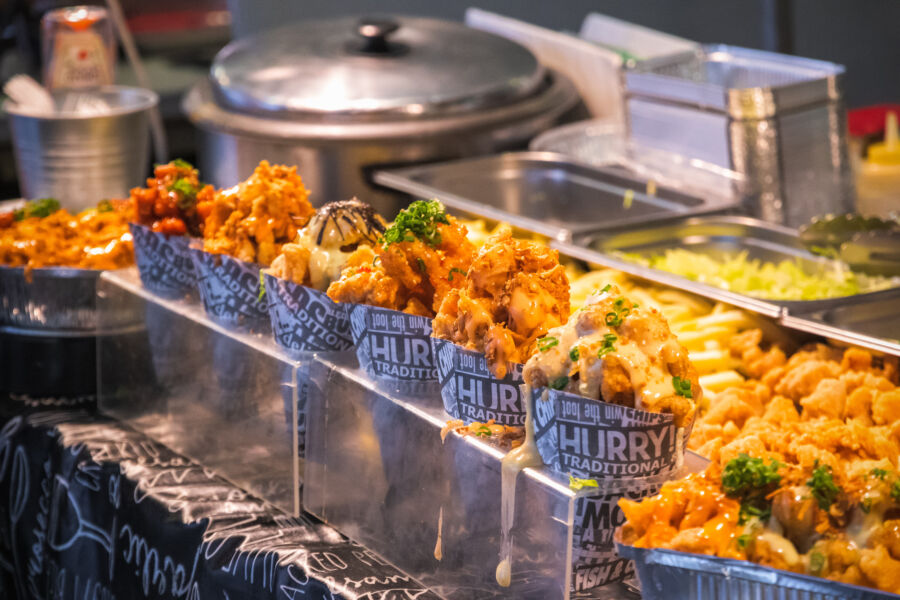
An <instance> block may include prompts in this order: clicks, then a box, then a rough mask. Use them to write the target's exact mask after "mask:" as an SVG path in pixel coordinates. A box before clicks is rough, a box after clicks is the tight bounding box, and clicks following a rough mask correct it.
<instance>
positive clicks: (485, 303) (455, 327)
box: [434, 226, 569, 378]
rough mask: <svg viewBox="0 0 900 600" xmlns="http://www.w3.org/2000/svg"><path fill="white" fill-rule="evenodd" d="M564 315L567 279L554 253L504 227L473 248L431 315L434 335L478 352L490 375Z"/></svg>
mask: <svg viewBox="0 0 900 600" xmlns="http://www.w3.org/2000/svg"><path fill="white" fill-rule="evenodd" d="M568 316H569V281H568V278H567V277H566V273H565V268H564V267H563V266H562V265H560V264H559V253H558V252H557V251H556V250H551V249H549V248H547V247H546V246H543V245H541V244H537V243H535V242H530V241H526V240H517V239H515V238H513V237H512V231H511V230H510V228H509V227H508V226H504V227H501V228H500V229H498V231H497V232H496V233H494V234H493V235H491V236H490V237H489V238H488V239H487V241H486V242H485V244H484V246H482V248H481V249H480V250H479V251H478V253H477V255H476V256H475V258H474V260H473V261H472V264H471V266H470V267H469V269H468V272H467V273H466V274H465V285H464V286H463V287H462V289H460V290H459V291H458V292H453V293H449V294H447V295H446V296H445V297H444V301H443V302H442V304H441V306H440V307H439V309H438V313H437V316H436V317H435V320H434V336H435V337H438V338H442V339H447V340H450V341H452V342H453V343H455V344H459V345H461V346H464V347H466V348H470V349H473V350H479V351H481V352H484V354H485V356H486V358H487V360H488V366H489V367H490V369H491V371H492V372H493V373H494V375H495V376H496V377H498V378H503V377H504V376H505V375H506V372H507V364H508V363H510V362H523V361H524V360H525V359H526V358H527V357H528V355H530V354H531V353H532V351H533V350H534V345H535V341H536V340H537V339H538V338H539V337H541V336H542V335H544V334H545V333H546V332H547V331H548V329H550V328H551V327H555V326H557V325H560V324H562V323H563V322H565V320H566V319H567V318H568Z"/></svg>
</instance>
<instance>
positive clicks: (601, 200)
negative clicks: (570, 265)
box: [374, 152, 738, 240]
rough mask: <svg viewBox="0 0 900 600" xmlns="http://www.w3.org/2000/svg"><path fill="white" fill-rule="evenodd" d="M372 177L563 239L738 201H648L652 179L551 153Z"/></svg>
mask: <svg viewBox="0 0 900 600" xmlns="http://www.w3.org/2000/svg"><path fill="white" fill-rule="evenodd" d="M374 178H375V181H376V182H377V183H379V184H381V185H384V186H387V187H390V188H393V189H396V190H400V191H403V192H407V193H409V194H412V195H413V196H417V197H419V198H437V199H439V200H441V201H442V202H443V203H444V204H446V205H447V206H448V207H451V208H454V209H457V210H460V211H463V212H466V213H470V214H474V215H478V216H482V217H487V218H490V219H494V220H498V221H506V222H507V223H510V224H511V225H513V226H515V227H518V228H520V229H523V230H526V231H531V232H535V233H539V234H541V235H546V236H548V237H551V238H553V239H557V240H571V239H573V238H574V237H576V236H579V235H584V234H587V233H590V232H595V231H602V230H608V229H614V228H619V227H624V226H629V225H635V224H640V223H648V222H653V221H662V220H666V219H673V218H678V217H686V216H690V215H698V214H709V213H713V212H724V211H726V210H729V209H732V208H735V207H736V206H737V203H738V200H737V199H735V198H727V197H724V196H723V197H719V198H717V197H715V196H707V197H699V196H695V195H690V194H686V193H684V192H681V191H678V190H675V189H672V188H668V187H664V186H656V190H655V194H654V195H649V194H648V193H647V189H648V188H647V186H648V182H647V180H646V179H643V178H641V177H638V176H635V175H634V174H631V173H628V172H626V171H625V170H624V169H622V168H621V167H616V166H589V165H585V164H577V163H575V162H573V161H572V160H571V159H570V158H568V157H566V156H563V155H561V154H555V153H552V152H510V153H506V154H498V155H494V156H485V157H479V158H469V159H464V160H455V161H450V162H444V163H437V164H429V165H421V166H416V167H408V168H403V169H397V170H389V171H378V172H376V173H375V176H374ZM651 187H652V185H651ZM626 196H630V197H631V200H630V205H629V202H626V200H625V198H626Z"/></svg>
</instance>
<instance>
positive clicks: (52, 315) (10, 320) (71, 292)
mask: <svg viewBox="0 0 900 600" xmlns="http://www.w3.org/2000/svg"><path fill="white" fill-rule="evenodd" d="M102 273H103V271H100V270H96V269H76V268H70V267H45V268H39V269H32V270H31V272H30V273H29V274H28V275H26V273H25V267H7V266H0V289H2V290H3V294H2V295H0V325H9V326H14V327H23V328H31V329H55V330H75V331H92V330H94V329H96V328H97V324H98V317H97V279H98V278H99V277H100V275H101V274H102ZM106 318H107V320H108V325H109V326H110V327H123V326H128V325H132V324H134V323H135V322H136V320H137V317H136V315H135V314H134V313H132V312H130V311H129V310H128V309H127V308H125V307H123V308H122V309H119V310H114V311H113V312H111V313H110V314H108V315H107V317H106Z"/></svg>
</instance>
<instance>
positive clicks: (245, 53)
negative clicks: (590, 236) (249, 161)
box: [210, 17, 545, 118]
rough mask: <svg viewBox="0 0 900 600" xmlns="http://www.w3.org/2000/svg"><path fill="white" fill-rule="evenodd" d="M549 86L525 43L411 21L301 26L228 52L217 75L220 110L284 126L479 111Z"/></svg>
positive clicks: (458, 26) (228, 48)
mask: <svg viewBox="0 0 900 600" xmlns="http://www.w3.org/2000/svg"><path fill="white" fill-rule="evenodd" d="M544 76H545V72H544V69H543V67H541V65H540V63H538V62H537V60H536V59H535V57H534V55H532V54H531V52H529V51H528V50H527V49H526V48H524V47H522V46H520V45H519V44H516V43H515V42H512V41H510V40H507V39H505V38H502V37H499V36H496V35H493V34H491V33H487V32H484V31H479V30H477V29H471V28H468V27H466V26H464V25H462V24H460V23H453V22H449V21H440V20H436V19H424V18H410V17H391V18H379V19H368V18H363V19H360V18H356V17H349V18H339V19H329V20H324V21H305V22H301V23H296V24H292V25H290V26H286V27H282V28H279V29H276V30H273V31H271V32H268V33H266V34H264V35H260V36H254V37H251V38H247V39H245V40H240V41H237V42H232V43H231V44H228V45H227V46H226V47H225V48H223V49H222V50H221V51H220V52H219V53H218V55H217V56H216V58H215V60H214V61H213V65H212V69H211V72H210V80H211V84H212V87H213V91H214V94H215V96H216V98H217V101H218V102H219V103H221V104H223V105H224V106H226V107H229V108H231V109H234V110H236V111H239V112H244V113H252V114H265V115H268V116H277V117H282V118H291V117H300V116H305V117H308V116H310V115H323V116H324V115H328V116H332V115H347V116H352V117H358V116H366V115H373V116H378V117H379V118H384V117H385V116H387V115H395V117H396V118H403V117H420V116H425V115H436V114H447V113H455V112H465V111H473V110H478V109H482V108H488V107H493V106H498V105H502V104H505V103H508V102H510V101H514V100H518V99H520V98H523V97H526V96H529V95H531V94H533V93H535V91H536V90H537V89H538V88H540V87H541V86H542V85H543V83H544V79H545V77H544Z"/></svg>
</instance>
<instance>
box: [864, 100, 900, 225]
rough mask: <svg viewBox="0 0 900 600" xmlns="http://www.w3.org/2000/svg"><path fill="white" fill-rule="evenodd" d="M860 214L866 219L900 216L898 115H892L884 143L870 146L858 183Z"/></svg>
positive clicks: (886, 129) (885, 128) (888, 116)
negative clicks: (892, 215) (892, 214)
mask: <svg viewBox="0 0 900 600" xmlns="http://www.w3.org/2000/svg"><path fill="white" fill-rule="evenodd" d="M856 210H857V212H859V213H860V214H862V215H866V216H881V217H888V216H890V213H891V212H894V213H896V214H900V135H898V131H897V113H895V112H889V113H888V114H887V120H886V122H885V127H884V142H879V143H875V144H872V145H871V146H869V156H868V158H867V159H866V160H864V161H862V162H861V163H860V170H859V175H858V177H857V180H856Z"/></svg>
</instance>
